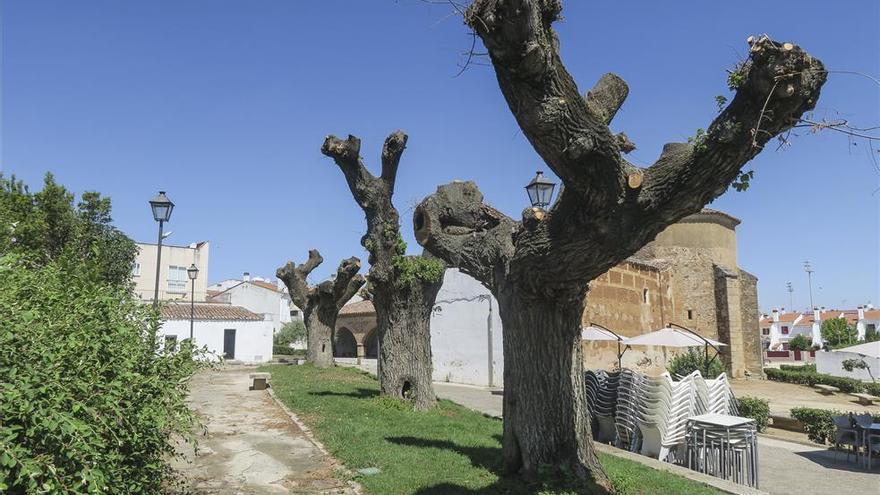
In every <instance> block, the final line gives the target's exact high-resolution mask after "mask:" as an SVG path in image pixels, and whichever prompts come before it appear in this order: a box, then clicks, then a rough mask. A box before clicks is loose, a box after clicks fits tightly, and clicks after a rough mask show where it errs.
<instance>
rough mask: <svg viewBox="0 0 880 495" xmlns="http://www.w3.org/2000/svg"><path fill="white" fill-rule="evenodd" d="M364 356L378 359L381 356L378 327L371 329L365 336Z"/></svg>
mask: <svg viewBox="0 0 880 495" xmlns="http://www.w3.org/2000/svg"><path fill="white" fill-rule="evenodd" d="M364 357H365V358H367V359H377V358H378V357H379V339H377V338H376V329H375V328H374V329H372V330H370V332H369V333H368V334H367V336H366V337H364Z"/></svg>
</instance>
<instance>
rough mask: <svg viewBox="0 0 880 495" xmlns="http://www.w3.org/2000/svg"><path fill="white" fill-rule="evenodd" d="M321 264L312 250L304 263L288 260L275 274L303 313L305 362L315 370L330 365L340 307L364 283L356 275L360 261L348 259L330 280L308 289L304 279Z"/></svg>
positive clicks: (319, 258)
mask: <svg viewBox="0 0 880 495" xmlns="http://www.w3.org/2000/svg"><path fill="white" fill-rule="evenodd" d="M323 262H324V258H322V257H321V253H319V252H318V250H317V249H312V250H311V251H309V259H308V260H307V261H306V262H305V263H303V264H301V265H294V264H293V262H292V261H288V262H287V264H286V265H284V266H282V267H281V268H279V269H278V270H277V271H276V272H275V275H276V276H277V277H278V278H280V279H281V280H282V281H283V282H284V285H286V286H287V292H288V293H289V294H290V299H291V300H292V301H293V302H294V304H296V305H297V306H299V307H300V308H301V309H302V310H303V317H304V321H305V325H306V332H307V338H306V341H307V343H308V349H307V351H306V359H307V360H308V362H310V363H312V364H314V365H315V366H317V367H319V368H326V367H328V366H333V331H334V328H335V327H336V317H337V316H338V315H339V310H340V308H342V306H343V305H344V304H345V303H346V302H347V301H348V300H349V299H351V297H352V296H353V295H355V294H356V293H357V291H358V290H359V289H360V288H361V286H363V285H364V283H365V280H364V277H363V276H362V275H358V273H357V272H358V270H360V268H361V260H359V259H357V258H355V257H352V258H349V259H347V260H342V262H341V263H340V264H339V268H338V269H337V270H336V277H334V278H333V279H332V280H325V281H324V282H321V283H320V284H318V285H317V286H314V287H309V284H308V282H307V281H306V278H307V277H308V275H309V273H311V272H312V270H314V269H315V267H317V266H318V265H320V264H321V263H323Z"/></svg>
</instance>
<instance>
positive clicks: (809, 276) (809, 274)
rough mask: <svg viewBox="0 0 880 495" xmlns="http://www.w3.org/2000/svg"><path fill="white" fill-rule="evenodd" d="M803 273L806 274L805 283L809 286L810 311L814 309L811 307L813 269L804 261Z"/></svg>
mask: <svg viewBox="0 0 880 495" xmlns="http://www.w3.org/2000/svg"><path fill="white" fill-rule="evenodd" d="M804 271H805V272H807V283H808V284H809V285H810V310H812V309H813V308H815V307H816V306H814V305H813V271H814V270H813V267H812V266H811V265H810V261H809V260H807V261H804Z"/></svg>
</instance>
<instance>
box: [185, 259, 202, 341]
mask: <svg viewBox="0 0 880 495" xmlns="http://www.w3.org/2000/svg"><path fill="white" fill-rule="evenodd" d="M186 276H187V277H189V285H190V287H191V289H190V290H191V291H192V292H191V293H190V298H189V343H190V344H192V342H193V320H195V308H196V278H198V276H199V268H198V267H197V266H196V264H195V263H193V264H192V265H190V266H189V268H187V269H186Z"/></svg>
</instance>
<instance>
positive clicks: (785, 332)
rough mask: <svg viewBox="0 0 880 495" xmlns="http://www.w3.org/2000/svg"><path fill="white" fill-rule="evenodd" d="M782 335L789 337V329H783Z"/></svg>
mask: <svg viewBox="0 0 880 495" xmlns="http://www.w3.org/2000/svg"><path fill="white" fill-rule="evenodd" d="M782 335H788V327H782Z"/></svg>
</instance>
